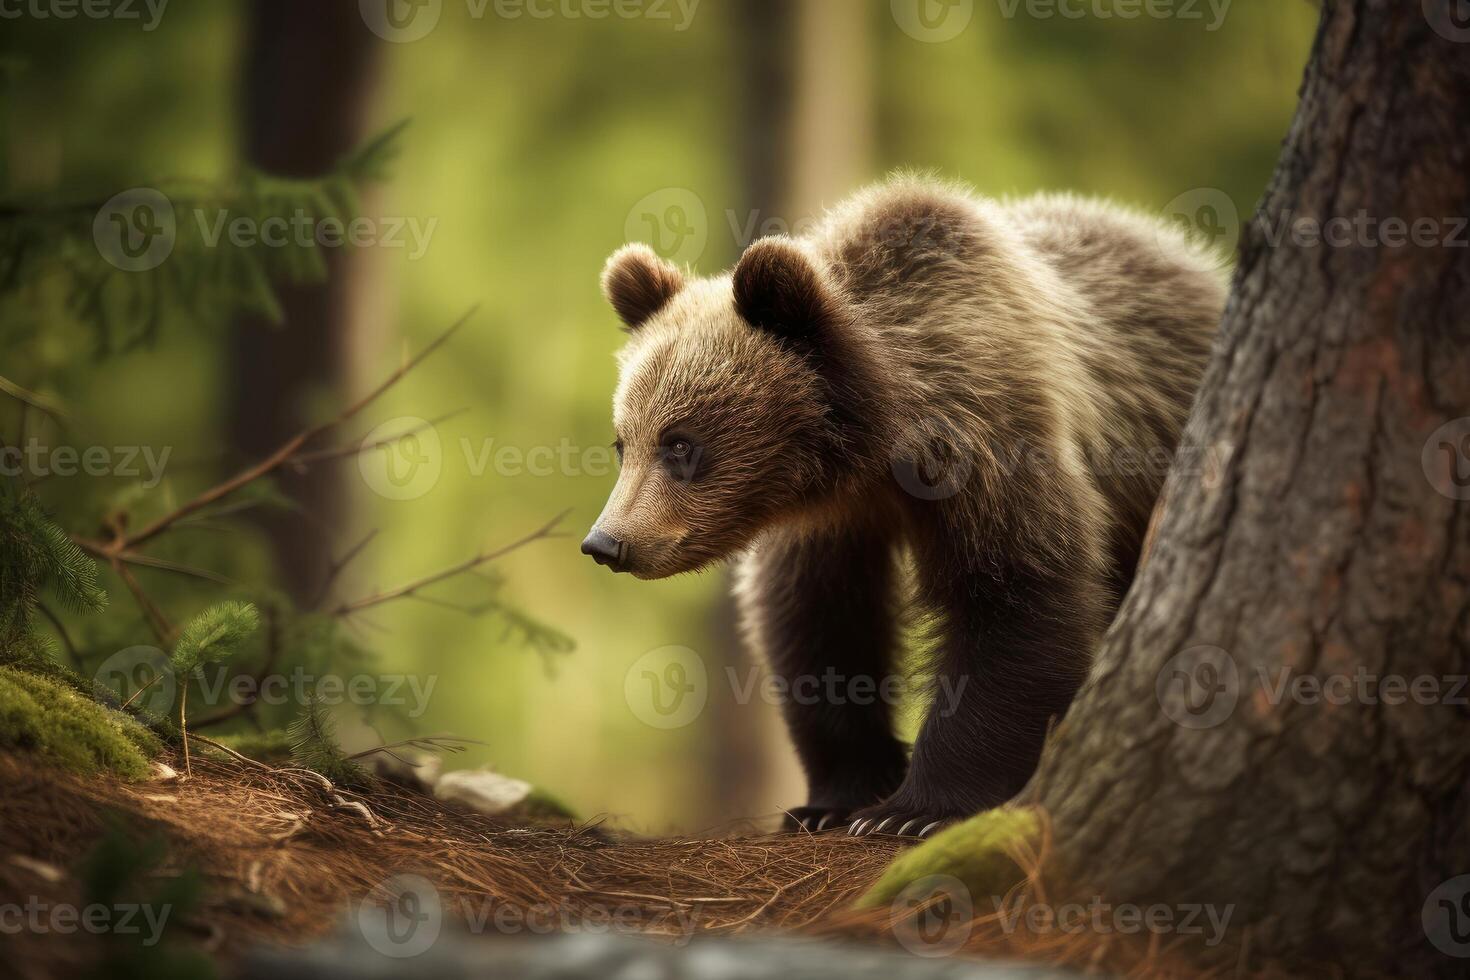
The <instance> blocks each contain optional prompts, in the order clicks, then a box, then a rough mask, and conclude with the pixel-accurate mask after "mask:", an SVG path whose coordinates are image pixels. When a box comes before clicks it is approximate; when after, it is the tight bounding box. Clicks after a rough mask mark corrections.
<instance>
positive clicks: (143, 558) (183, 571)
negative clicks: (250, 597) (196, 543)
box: [117, 551, 235, 586]
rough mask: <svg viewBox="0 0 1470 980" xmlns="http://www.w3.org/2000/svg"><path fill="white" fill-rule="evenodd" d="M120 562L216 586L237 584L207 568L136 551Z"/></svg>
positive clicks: (125, 553) (126, 554)
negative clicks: (202, 580)
mask: <svg viewBox="0 0 1470 980" xmlns="http://www.w3.org/2000/svg"><path fill="white" fill-rule="evenodd" d="M117 557H118V560H120V561H124V562H126V563H128V564H129V565H140V566H142V567H144V568H156V569H158V570H159V571H161V572H174V573H177V574H179V575H187V576H189V577H190V578H200V579H204V580H205V581H206V582H213V583H214V584H216V585H224V586H232V585H234V584H235V583H234V582H233V581H231V580H230V579H228V578H226V577H225V576H223V575H220V574H219V573H218V572H211V571H210V570H209V569H207V568H197V567H195V566H193V565H185V564H183V563H181V562H176V561H169V560H168V559H166V558H154V557H152V556H151V555H140V554H138V553H137V552H136V551H127V552H123V553H122V554H120V555H118V556H117Z"/></svg>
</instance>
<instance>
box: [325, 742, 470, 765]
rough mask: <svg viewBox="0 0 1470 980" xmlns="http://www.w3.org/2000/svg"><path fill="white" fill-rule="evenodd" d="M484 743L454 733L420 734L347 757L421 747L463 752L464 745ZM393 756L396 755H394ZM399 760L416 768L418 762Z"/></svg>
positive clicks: (432, 749) (352, 757)
mask: <svg viewBox="0 0 1470 980" xmlns="http://www.w3.org/2000/svg"><path fill="white" fill-rule="evenodd" d="M484 744H485V743H484V742H481V741H480V740H479V739H474V738H459V737H458V736H456V735H420V736H417V737H415V738H405V739H402V740H401V741H397V742H389V743H388V744H386V745H375V746H373V747H372V748H370V749H363V750H362V751H361V752H354V753H352V754H351V755H349V756H347V758H349V759H365V758H367V757H368V756H370V755H375V754H377V753H379V752H386V753H388V754H389V755H392V754H393V753H392V751H391V750H393V749H423V750H425V751H427V752H463V751H464V750H465V748H464V747H465V746H466V745H484ZM395 758H397V757H396V756H395ZM400 761H403V762H407V764H408V765H410V766H414V767H415V768H417V766H418V763H416V762H408V760H406V759H401V760H400Z"/></svg>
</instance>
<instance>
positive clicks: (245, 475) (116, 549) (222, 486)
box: [97, 307, 478, 557]
mask: <svg viewBox="0 0 1470 980" xmlns="http://www.w3.org/2000/svg"><path fill="white" fill-rule="evenodd" d="M477 308H478V307H474V308H471V309H470V310H469V312H467V313H465V314H464V316H462V317H460V318H459V319H458V320H456V321H455V322H454V323H452V324H451V325H450V326H449V329H447V330H445V331H444V332H443V333H441V334H439V336H438V337H435V338H434V339H433V340H432V341H430V342H429V344H428V346H426V347H425V348H424V349H423V350H421V351H419V352H418V353H417V354H415V355H414V356H413V357H410V358H408V359H406V360H405V361H404V362H403V363H402V364H401V365H399V367H398V368H397V369H396V370H395V371H393V372H392V373H391V374H389V375H388V377H387V378H386V379H384V380H383V381H382V382H381V383H380V384H379V385H378V386H377V387H376V388H374V389H373V390H372V391H370V392H368V393H367V394H366V395H364V396H363V397H361V398H359V399H358V400H357V401H355V402H353V403H352V404H351V405H349V406H347V408H345V409H343V410H342V411H341V412H340V413H338V415H337V416H336V417H335V418H333V419H331V420H329V421H327V422H323V423H321V424H319V425H314V426H311V427H309V428H306V429H303V430H302V431H301V432H299V433H297V434H296V435H294V436H292V437H291V438H290V439H288V440H286V442H285V443H283V444H282V445H281V446H280V447H279V448H278V449H276V451H275V452H273V453H271V454H270V455H269V456H267V457H265V458H264V459H262V460H260V461H259V462H258V463H256V464H254V465H253V466H250V467H247V468H246V469H243V470H241V471H240V472H239V473H236V474H235V475H234V476H232V477H230V478H229V479H228V480H225V481H224V482H222V483H217V484H215V485H214V486H212V487H210V488H209V489H208V490H205V491H204V492H203V493H201V494H199V495H198V496H196V497H194V498H193V499H192V500H190V501H188V502H187V503H184V504H182V505H180V506H179V507H178V508H176V509H175V510H173V511H172V512H170V513H168V514H165V515H163V516H162V517H160V518H158V519H157V520H155V521H154V522H153V523H152V524H149V525H148V526H147V527H145V528H143V529H142V530H141V531H137V532H134V533H132V534H129V535H126V536H125V537H122V538H120V539H119V540H117V541H114V542H112V543H110V544H102V545H97V546H98V547H101V548H102V549H104V552H105V553H106V554H107V555H108V557H113V556H115V555H117V554H119V553H121V552H123V551H131V550H132V549H134V548H136V547H137V546H138V545H140V544H143V543H144V542H147V541H151V540H152V539H153V538H156V537H158V535H160V534H162V533H163V532H164V531H167V530H168V529H169V528H170V527H172V526H173V525H174V524H176V523H178V522H179V521H181V520H183V519H184V518H186V517H189V516H190V515H191V514H194V513H196V512H198V511H200V510H203V509H204V508H206V507H208V506H209V505H210V504H213V503H215V502H217V501H219V500H222V499H224V498H225V497H228V496H229V495H230V494H232V493H234V492H235V491H236V490H239V489H240V488H241V487H244V486H246V485H247V484H250V483H254V482H255V481H256V480H259V479H260V478H261V477H264V476H268V475H269V474H271V473H273V472H275V471H276V470H278V469H280V468H281V467H282V466H285V465H286V464H287V463H289V462H291V461H292V460H293V459H294V458H295V457H296V455H297V454H298V453H300V451H301V448H302V446H304V445H305V444H306V443H308V442H310V441H311V440H312V439H314V438H316V437H317V436H319V435H321V434H322V433H323V432H326V431H328V430H329V429H332V428H334V427H336V426H338V425H341V424H342V423H343V422H346V421H347V420H348V419H351V418H352V417H353V416H355V415H357V414H358V413H359V412H361V411H362V410H363V409H364V408H366V407H367V406H368V405H370V404H372V402H373V401H375V400H376V399H377V398H378V397H379V396H381V395H382V394H383V393H384V392H385V391H387V390H388V389H389V388H391V387H393V386H394V385H395V384H397V383H398V382H399V381H400V380H401V379H402V378H403V376H404V375H406V374H407V373H408V372H409V371H412V370H413V369H414V368H416V367H418V365H419V364H421V363H423V361H424V359H425V358H427V357H428V356H429V355H430V354H433V353H434V352H435V351H436V350H438V349H439V348H440V347H442V346H444V344H445V342H447V341H448V340H449V338H450V337H453V336H454V334H455V333H457V332H458V331H459V329H460V327H462V326H464V325H465V323H467V322H468V321H469V319H470V317H471V316H473V315H474V313H475V309H477Z"/></svg>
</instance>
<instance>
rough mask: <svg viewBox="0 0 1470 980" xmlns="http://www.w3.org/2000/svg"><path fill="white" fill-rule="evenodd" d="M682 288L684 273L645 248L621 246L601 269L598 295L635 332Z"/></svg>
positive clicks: (637, 245) (640, 246)
mask: <svg viewBox="0 0 1470 980" xmlns="http://www.w3.org/2000/svg"><path fill="white" fill-rule="evenodd" d="M683 288H684V273H682V272H680V271H679V268H678V266H676V265H674V264H673V263H671V262H666V261H664V260H663V259H661V258H659V257H658V254H657V253H655V252H654V250H653V249H651V248H649V247H648V246H647V245H639V244H634V245H624V246H623V247H622V248H620V249H618V250H617V251H616V252H614V253H613V254H612V257H611V258H609V259H608V260H607V265H606V266H604V267H603V270H602V295H604V296H606V297H607V301H608V302H609V303H611V304H612V308H613V309H614V310H616V311H617V314H618V316H619V318H621V319H622V321H623V323H625V324H626V325H627V327H628V329H629V330H636V329H637V328H638V327H640V326H642V325H643V324H644V323H646V322H647V321H648V318H649V317H651V316H653V315H654V314H655V313H657V312H658V311H659V310H661V309H663V308H664V307H665V306H666V305H667V304H668V302H669V300H671V299H673V298H674V297H675V296H676V295H678V293H679V291H680V290H681V289H683Z"/></svg>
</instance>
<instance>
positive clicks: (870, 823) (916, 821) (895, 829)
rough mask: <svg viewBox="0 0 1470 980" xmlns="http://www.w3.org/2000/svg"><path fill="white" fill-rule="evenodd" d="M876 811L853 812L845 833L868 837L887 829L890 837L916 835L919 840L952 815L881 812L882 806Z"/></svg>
mask: <svg viewBox="0 0 1470 980" xmlns="http://www.w3.org/2000/svg"><path fill="white" fill-rule="evenodd" d="M877 809H878V810H879V812H878V813H876V814H872V815H869V816H864V815H863V814H861V813H858V814H855V815H854V817H853V821H852V825H851V826H850V827H848V828H847V833H848V835H849V836H852V837H868V836H871V835H874V834H883V833H884V832H885V828H888V829H887V834H886V835H887V836H890V837H917V838H919V839H920V840H922V839H924V838H926V837H928V836H929V835H931V834H933V833H934V832H935V831H936V830H939V829H941V828H943V827H945V826H947V825H949V824H950V823H953V822H954V820H955V818H954V817H945V816H939V815H937V814H933V813H915V812H913V811H906V812H899V813H889V814H887V815H886V816H885V815H884V814H883V813H882V809H883V808H882V807H879V808H877Z"/></svg>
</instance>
